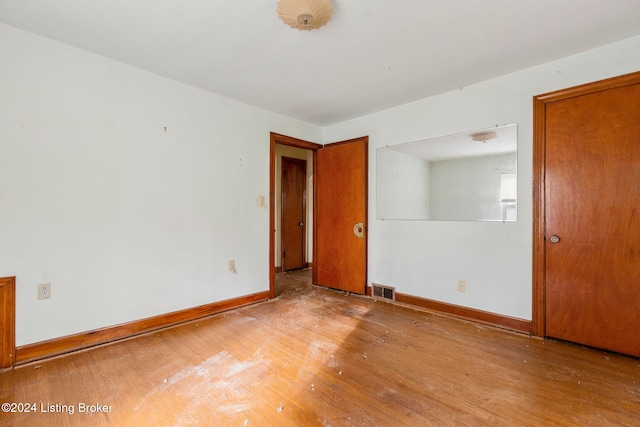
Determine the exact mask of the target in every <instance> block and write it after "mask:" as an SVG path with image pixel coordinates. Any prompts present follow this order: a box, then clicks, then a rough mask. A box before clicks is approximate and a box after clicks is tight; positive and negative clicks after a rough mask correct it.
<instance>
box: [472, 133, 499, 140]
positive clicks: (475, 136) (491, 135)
mask: <svg viewBox="0 0 640 427" xmlns="http://www.w3.org/2000/svg"><path fill="white" fill-rule="evenodd" d="M497 137H498V134H497V133H495V132H493V131H489V132H478V133H474V134H472V135H471V139H472V140H474V141H480V142H487V141H489V140H490V139H494V138H497Z"/></svg>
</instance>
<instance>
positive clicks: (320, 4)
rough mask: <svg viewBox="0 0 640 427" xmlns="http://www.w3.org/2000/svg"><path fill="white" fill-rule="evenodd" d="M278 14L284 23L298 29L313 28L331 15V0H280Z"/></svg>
mask: <svg viewBox="0 0 640 427" xmlns="http://www.w3.org/2000/svg"><path fill="white" fill-rule="evenodd" d="M277 10H278V15H279V16H280V19H282V21H284V23H285V24H287V25H288V26H290V27H291V28H297V29H298V30H301V31H302V30H306V31H310V30H315V29H317V28H320V27H322V26H323V25H326V24H327V22H329V21H330V20H331V17H332V16H333V8H332V6H331V0H280V1H279V2H278V9H277Z"/></svg>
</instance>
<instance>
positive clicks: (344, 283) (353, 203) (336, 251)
mask: <svg viewBox="0 0 640 427" xmlns="http://www.w3.org/2000/svg"><path fill="white" fill-rule="evenodd" d="M367 158H368V138H367V137H363V138H358V139H354V140H350V141H344V142H341V143H335V144H329V145H326V146H325V147H323V148H321V149H319V150H318V151H317V156H316V166H315V167H314V171H315V177H314V179H315V184H316V199H315V203H314V208H315V227H316V230H315V234H314V235H315V240H314V276H313V279H314V283H316V284H318V285H322V286H326V287H330V288H334V289H341V290H344V291H348V292H353V293H358V294H364V293H365V288H366V281H367V233H366V228H367V174H368V172H367Z"/></svg>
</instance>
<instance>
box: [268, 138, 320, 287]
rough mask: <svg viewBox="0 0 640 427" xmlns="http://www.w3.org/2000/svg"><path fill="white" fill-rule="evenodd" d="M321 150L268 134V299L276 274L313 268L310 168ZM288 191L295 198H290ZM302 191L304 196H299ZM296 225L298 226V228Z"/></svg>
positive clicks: (308, 144)
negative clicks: (269, 141) (269, 148)
mask: <svg viewBox="0 0 640 427" xmlns="http://www.w3.org/2000/svg"><path fill="white" fill-rule="evenodd" d="M321 147H322V145H320V144H315V143H313V142H309V141H304V140H301V139H297V138H292V137H288V136H285V135H279V134H275V133H272V134H271V168H270V181H271V182H270V193H271V194H270V200H271V205H270V206H271V208H270V215H269V217H270V221H269V222H270V227H269V228H270V238H269V244H270V251H269V268H270V272H269V290H270V294H271V295H270V296H271V298H274V297H275V296H276V273H278V274H280V273H283V272H286V271H294V270H300V269H312V268H313V212H314V209H313V195H314V193H313V174H314V167H313V166H314V159H315V151H316V150H318V149H319V148H321ZM283 164H284V168H283ZM287 165H288V166H287ZM303 169H304V172H302V170H303ZM287 170H288V172H285V171H287ZM283 174H287V175H288V177H289V178H291V181H290V182H289V183H288V184H287V183H284V188H283ZM301 174H303V176H304V184H301V182H300V180H301V176H300V175H301ZM285 181H286V178H285ZM283 191H284V193H283ZM291 191H293V192H295V193H296V195H295V196H293V197H292V196H290V193H291ZM302 192H303V193H304V195H302V196H301V194H300V193H302ZM292 199H293V200H292ZM284 222H287V223H286V224H285V223H284ZM300 223H302V225H299V224H300ZM292 250H293V251H294V252H292ZM287 252H288V254H287ZM283 255H284V256H283ZM287 255H288V256H287Z"/></svg>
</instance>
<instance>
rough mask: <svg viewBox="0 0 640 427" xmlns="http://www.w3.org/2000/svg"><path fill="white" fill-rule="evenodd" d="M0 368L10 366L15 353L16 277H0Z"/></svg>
mask: <svg viewBox="0 0 640 427" xmlns="http://www.w3.org/2000/svg"><path fill="white" fill-rule="evenodd" d="M0 295H1V296H2V297H1V298H0V301H1V302H2V304H0V323H1V324H2V332H3V333H2V336H0V351H1V352H2V354H0V370H1V369H4V368H10V367H12V366H13V364H14V363H15V354H16V278H15V277H1V278H0Z"/></svg>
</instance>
